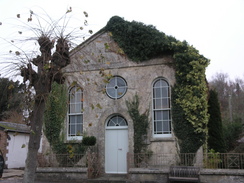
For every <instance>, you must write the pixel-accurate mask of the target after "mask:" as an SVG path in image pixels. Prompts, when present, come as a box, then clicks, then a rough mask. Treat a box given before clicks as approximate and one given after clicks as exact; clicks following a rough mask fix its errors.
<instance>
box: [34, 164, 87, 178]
mask: <svg viewBox="0 0 244 183" xmlns="http://www.w3.org/2000/svg"><path fill="white" fill-rule="evenodd" d="M85 179H87V168H77V167H67V168H63V167H45V168H37V171H36V180H42V181H57V180H58V181H60V180H85Z"/></svg>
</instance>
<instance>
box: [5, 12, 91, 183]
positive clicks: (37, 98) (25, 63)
mask: <svg viewBox="0 0 244 183" xmlns="http://www.w3.org/2000/svg"><path fill="white" fill-rule="evenodd" d="M71 12H72V8H70V9H68V10H67V12H66V14H65V15H64V16H63V17H62V18H60V19H58V20H57V21H54V20H52V19H51V17H49V16H48V15H47V14H45V16H46V18H47V19H45V18H43V17H41V16H38V14H35V13H34V12H33V11H30V16H29V17H28V19H27V20H28V22H32V21H33V19H34V18H36V21H37V25H38V27H37V28H36V27H32V26H31V25H28V22H27V23H24V22H23V27H26V26H27V28H28V29H30V30H31V31H33V32H34V35H35V36H36V37H35V38H34V40H36V41H37V43H36V44H37V45H38V46H39V54H36V56H35V57H34V58H33V57H32V56H29V55H28V54H27V53H26V52H25V51H24V50H23V49H20V47H18V46H16V45H14V41H8V40H6V41H8V42H9V43H11V44H12V45H14V46H15V48H19V49H20V51H16V52H15V55H16V56H17V58H19V62H17V63H18V64H17V66H18V69H19V70H20V73H21V76H22V77H23V81H24V82H25V83H28V90H29V91H30V90H31V88H33V89H34V92H35V95H34V106H33V109H32V112H31V113H30V128H31V133H30V139H29V146H28V154H27V159H26V166H25V173H24V183H33V182H34V179H35V171H36V167H37V153H38V149H39V147H40V140H41V133H42V127H43V116H44V109H45V103H46V99H47V97H48V95H49V93H50V91H51V85H52V82H54V81H56V82H58V83H63V82H64V77H63V76H62V73H61V69H62V68H63V67H65V66H67V65H68V64H69V63H70V57H69V50H70V48H71V46H72V39H75V38H76V34H77V32H76V30H79V31H80V29H82V30H83V28H81V27H79V28H78V29H76V28H72V29H71V30H70V31H68V32H67V30H66V29H67V28H69V27H68V24H69V21H70V19H68V18H67V14H68V13H71ZM84 15H85V17H88V14H87V13H86V12H84ZM17 18H20V14H17ZM71 18H72V17H71ZM43 20H44V22H45V25H43V24H42V23H41V22H43ZM60 22H61V25H60V24H59V23H60ZM0 23H1V24H0V25H2V22H0ZM85 24H87V21H86V20H85ZM89 32H90V33H91V32H92V31H89ZM18 33H19V34H22V31H19V32H18ZM79 37H82V36H81V35H80V34H79ZM29 40H33V38H32V37H30V38H29ZM9 53H12V51H9ZM20 55H23V56H22V57H20ZM32 55H33V54H32ZM15 63H16V62H15ZM15 66H16V64H15Z"/></svg>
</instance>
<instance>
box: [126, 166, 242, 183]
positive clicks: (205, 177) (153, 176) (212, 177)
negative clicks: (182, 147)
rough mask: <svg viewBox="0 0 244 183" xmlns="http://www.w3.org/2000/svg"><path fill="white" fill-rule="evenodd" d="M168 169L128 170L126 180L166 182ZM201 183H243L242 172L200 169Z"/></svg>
mask: <svg viewBox="0 0 244 183" xmlns="http://www.w3.org/2000/svg"><path fill="white" fill-rule="evenodd" d="M168 173H169V168H163V169H153V168H152V169H143V168H131V169H129V174H128V179H129V180H130V181H131V182H135V183H139V182H140V183H142V182H155V183H166V182H168V180H167V179H168ZM200 181H201V183H243V182H244V170H238V169H201V171H200Z"/></svg>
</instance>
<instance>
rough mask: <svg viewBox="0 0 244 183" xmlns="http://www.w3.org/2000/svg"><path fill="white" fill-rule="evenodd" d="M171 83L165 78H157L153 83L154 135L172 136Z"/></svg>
mask: <svg viewBox="0 0 244 183" xmlns="http://www.w3.org/2000/svg"><path fill="white" fill-rule="evenodd" d="M169 92H170V90H169V84H168V82H167V81H165V80H164V79H162V78H160V79H157V80H156V81H155V82H154V84H153V135H154V137H170V136H171V108H170V93H169Z"/></svg>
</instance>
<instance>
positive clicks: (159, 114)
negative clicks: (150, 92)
mask: <svg viewBox="0 0 244 183" xmlns="http://www.w3.org/2000/svg"><path fill="white" fill-rule="evenodd" d="M162 119H163V112H162V111H155V120H156V121H159V120H162Z"/></svg>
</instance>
